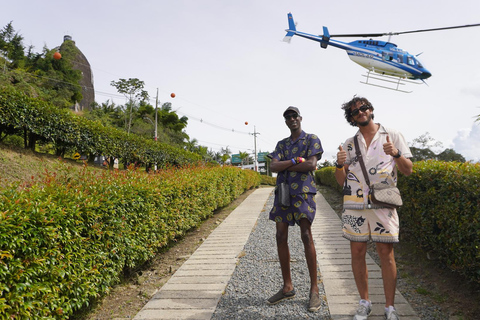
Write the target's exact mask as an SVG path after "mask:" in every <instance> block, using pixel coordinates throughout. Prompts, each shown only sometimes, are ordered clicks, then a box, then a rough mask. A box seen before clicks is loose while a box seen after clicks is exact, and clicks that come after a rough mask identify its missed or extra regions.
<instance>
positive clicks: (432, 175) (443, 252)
mask: <svg viewBox="0 0 480 320" xmlns="http://www.w3.org/2000/svg"><path fill="white" fill-rule="evenodd" d="M334 174H335V168H334V167H327V168H322V169H320V170H317V171H316V172H315V176H316V178H317V181H318V182H319V183H321V184H324V185H328V186H331V187H334V188H336V189H337V190H340V191H341V187H340V186H339V185H338V183H337V182H336V180H335V176H334ZM399 176H400V177H399V180H398V188H399V189H400V192H401V193H402V198H403V203H404V205H403V206H402V207H401V208H400V209H399V210H398V212H399V216H400V223H401V236H402V237H403V238H408V239H409V240H411V241H414V242H415V243H417V244H418V245H419V246H420V247H422V248H424V249H426V250H431V251H433V252H435V254H436V255H437V256H439V258H440V259H441V261H442V262H443V263H445V264H446V265H447V266H448V267H449V268H451V269H452V270H456V271H458V272H459V273H461V274H463V275H465V276H466V277H468V278H469V279H471V280H472V281H475V282H478V283H480V164H478V163H476V164H472V163H458V162H441V161H420V162H415V163H414V166H413V173H412V174H411V175H410V176H408V177H406V176H403V175H402V174H399Z"/></svg>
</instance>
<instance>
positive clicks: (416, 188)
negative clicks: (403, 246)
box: [398, 161, 480, 283]
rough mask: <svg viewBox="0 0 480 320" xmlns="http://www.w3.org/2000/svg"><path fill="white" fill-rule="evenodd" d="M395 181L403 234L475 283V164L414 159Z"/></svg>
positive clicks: (478, 232) (478, 230)
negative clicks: (408, 172) (401, 202)
mask: <svg viewBox="0 0 480 320" xmlns="http://www.w3.org/2000/svg"><path fill="white" fill-rule="evenodd" d="M398 186H399V188H400V190H401V192H402V196H403V199H404V205H403V207H402V208H401V211H400V218H401V221H402V225H403V230H404V231H405V232H406V234H407V235H408V236H409V237H410V238H412V239H415V240H416V241H417V242H418V243H419V244H420V245H421V246H423V247H424V248H426V249H428V250H433V251H434V252H435V253H436V254H437V255H438V256H439V257H440V259H441V260H442V261H443V262H445V263H446V265H447V266H448V267H450V268H451V269H453V270H456V271H458V272H460V273H462V274H464V275H466V276H468V277H469V278H470V279H472V280H473V281H476V282H478V283H480V164H478V163H477V164H472V163H458V162H441V161H421V162H415V163H414V166H413V173H412V175H411V176H409V177H407V178H406V177H400V178H399V183H398Z"/></svg>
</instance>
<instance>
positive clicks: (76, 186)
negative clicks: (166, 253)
mask: <svg viewBox="0 0 480 320" xmlns="http://www.w3.org/2000/svg"><path fill="white" fill-rule="evenodd" d="M72 172H76V171H74V170H71V168H70V167H68V166H67V165H64V164H60V165H59V167H58V168H57V170H55V172H53V173H52V172H46V174H45V176H44V177H43V178H42V180H41V181H33V180H32V181H30V182H28V183H24V184H21V185H12V186H11V187H10V188H4V189H1V190H0V248H1V249H0V314H2V315H3V316H4V317H6V318H19V319H27V318H28V319H43V318H45V319H47V318H48V319H65V318H68V317H70V316H71V315H73V314H74V313H75V311H78V310H79V309H81V308H82V307H85V306H87V305H89V304H90V303H91V302H92V301H93V300H94V299H96V298H98V297H100V296H101V295H104V294H106V293H108V291H109V289H110V287H111V286H112V285H114V284H115V283H117V282H118V280H119V275H120V274H121V273H122V272H123V271H124V270H127V269H131V268H135V267H136V266H139V265H141V264H142V263H144V262H145V261H147V260H148V259H151V258H152V257H153V256H154V255H155V254H156V252H158V251H159V250H160V249H161V248H162V247H164V246H166V245H167V244H168V243H169V241H172V240H173V239H175V238H178V237H181V236H182V235H184V234H185V232H187V231H188V230H190V229H191V228H194V227H196V226H198V224H199V223H200V221H202V220H203V219H205V218H206V217H208V216H210V215H212V214H213V210H215V209H217V208H219V207H222V206H225V205H227V204H229V203H230V202H231V201H232V200H234V199H235V198H236V197H238V196H239V195H240V194H241V193H243V192H244V191H245V190H247V189H250V188H253V187H256V186H258V184H259V182H260V176H259V174H258V173H256V172H253V171H251V170H240V169H237V168H234V167H229V166H224V167H219V166H215V167H213V166H212V167H198V166H197V167H189V168H183V169H178V168H173V167H172V168H169V169H166V170H162V171H160V172H158V173H157V174H151V175H147V174H145V173H142V172H137V171H134V170H127V171H107V170H105V171H103V172H101V173H98V172H95V171H93V170H90V169H89V168H88V167H85V169H84V170H83V171H82V172H81V173H80V174H79V175H73V174H72Z"/></svg>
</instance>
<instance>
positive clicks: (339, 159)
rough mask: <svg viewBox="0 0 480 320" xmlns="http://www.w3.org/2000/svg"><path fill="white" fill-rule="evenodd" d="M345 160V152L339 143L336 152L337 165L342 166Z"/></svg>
mask: <svg viewBox="0 0 480 320" xmlns="http://www.w3.org/2000/svg"><path fill="white" fill-rule="evenodd" d="M346 160H347V152H346V151H345V150H343V147H342V145H340V146H339V147H338V152H337V165H339V166H343V165H344V164H345V161H346Z"/></svg>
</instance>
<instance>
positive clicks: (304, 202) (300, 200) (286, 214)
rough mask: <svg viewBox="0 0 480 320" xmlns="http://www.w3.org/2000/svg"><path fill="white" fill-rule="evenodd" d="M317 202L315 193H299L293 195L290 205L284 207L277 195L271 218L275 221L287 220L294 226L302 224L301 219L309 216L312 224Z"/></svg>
mask: <svg viewBox="0 0 480 320" xmlns="http://www.w3.org/2000/svg"><path fill="white" fill-rule="evenodd" d="M316 209H317V202H316V201H315V194H314V193H299V194H295V195H291V199H290V206H289V207H282V206H280V205H279V204H278V197H275V200H274V202H273V208H272V210H271V211H270V220H273V221H275V222H286V223H288V224H289V225H291V226H293V225H295V223H297V224H298V225H300V219H302V218H307V219H308V221H310V224H311V223H313V219H314V218H315V212H316Z"/></svg>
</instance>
